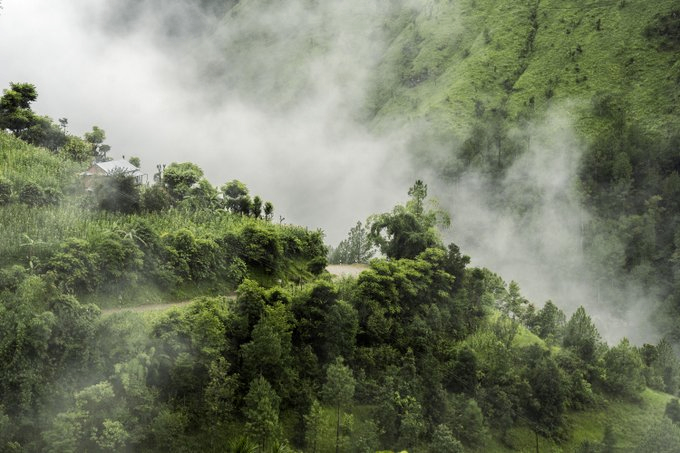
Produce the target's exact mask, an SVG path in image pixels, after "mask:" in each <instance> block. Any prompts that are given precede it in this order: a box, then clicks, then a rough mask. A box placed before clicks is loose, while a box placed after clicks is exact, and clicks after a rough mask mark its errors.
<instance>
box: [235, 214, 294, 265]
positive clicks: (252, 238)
mask: <svg viewBox="0 0 680 453" xmlns="http://www.w3.org/2000/svg"><path fill="white" fill-rule="evenodd" d="M240 245H241V250H240V255H241V258H242V259H243V261H245V262H246V263H247V264H248V265H250V266H253V267H258V268H261V269H262V270H264V272H265V273H267V274H274V273H276V271H277V269H278V267H279V264H280V259H281V256H282V254H283V253H282V250H281V244H280V243H279V238H278V235H277V234H276V231H275V230H274V229H273V228H271V227H270V226H268V225H267V226H265V225H262V224H253V225H247V226H246V227H245V228H243V230H242V231H241V237H240Z"/></svg>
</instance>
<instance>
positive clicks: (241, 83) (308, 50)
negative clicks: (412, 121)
mask: <svg viewBox="0 0 680 453" xmlns="http://www.w3.org/2000/svg"><path fill="white" fill-rule="evenodd" d="M250 4H251V5H252V3H250ZM388 4H389V2H382V6H381V2H378V4H377V5H366V4H365V3H364V2H360V1H351V2H343V3H342V4H333V5H316V6H314V5H313V2H306V1H300V2H290V3H287V4H286V5H284V6H281V5H278V4H271V5H267V3H266V2H263V3H262V4H261V5H259V6H258V8H255V7H253V8H247V5H248V2H244V5H237V6H236V7H234V8H233V9H232V10H231V11H230V12H229V14H228V15H226V16H216V15H214V11H212V10H206V9H204V8H201V7H200V6H198V3H195V4H194V3H189V2H183V1H174V2H139V3H136V2H124V1H116V2H105V1H103V0H100V1H96V2H89V1H74V2H68V3H66V4H64V3H55V2H49V1H47V0H30V1H26V0H21V1H19V0H15V1H11V0H10V1H7V2H5V5H4V6H5V8H4V10H3V12H2V15H0V42H2V43H3V44H1V45H0V59H2V61H3V62H5V63H4V64H3V65H2V67H0V80H4V81H5V82H3V83H4V85H5V86H7V85H9V82H11V81H16V82H20V81H27V82H30V83H33V84H35V85H36V87H37V89H38V93H39V97H38V101H37V102H36V103H35V105H34V110H35V111H36V112H40V113H41V114H47V115H49V116H50V117H52V118H53V119H55V120H56V119H57V118H61V117H66V118H68V120H69V129H68V130H69V132H71V133H74V134H77V135H82V134H83V133H84V132H87V131H88V130H90V129H91V127H92V126H93V125H98V126H100V127H101V128H103V129H104V130H105V131H106V134H107V140H106V142H107V143H108V144H110V145H111V147H112V150H111V152H110V153H109V157H112V158H121V157H122V156H126V157H130V156H138V157H140V158H141V161H142V167H143V170H144V171H145V172H147V173H149V175H151V174H153V173H154V172H155V167H156V164H159V163H166V164H169V163H171V162H185V161H192V162H194V163H196V164H197V165H199V166H200V167H201V168H202V169H203V170H204V171H205V174H206V177H207V178H208V179H209V180H210V181H211V182H212V183H213V184H214V185H221V184H223V183H224V182H226V181H229V180H231V179H239V180H241V181H243V182H245V183H246V184H247V185H248V187H249V188H250V190H251V193H253V194H259V195H260V196H262V197H263V198H264V199H265V200H271V201H272V202H273V203H274V206H275V209H276V211H275V220H277V221H279V220H281V217H283V218H285V219H284V220H283V221H284V222H286V223H296V224H303V225H306V226H309V227H310V228H314V229H315V228H321V229H322V230H324V232H325V233H326V235H327V240H328V241H329V242H330V243H336V242H338V241H339V240H340V239H341V238H342V237H343V235H344V234H345V233H346V231H347V230H348V229H349V227H350V226H351V225H353V223H354V222H355V221H356V219H357V218H365V217H366V216H368V215H369V214H371V213H372V212H375V211H376V210H379V209H381V208H382V207H383V206H385V205H388V206H389V205H392V204H394V203H396V202H397V201H398V200H399V199H400V198H401V197H400V195H401V193H403V192H405V189H404V188H407V187H408V181H410V180H412V179H413V178H412V175H409V171H408V168H406V167H404V166H403V164H401V163H400V162H399V161H398V160H396V161H395V159H394V156H396V155H399V154H400V153H402V152H403V145H402V143H404V140H403V137H402V134H401V133H394V134H392V135H391V136H382V137H379V138H378V137H375V136H374V135H373V134H371V133H370V131H368V130H367V129H366V128H365V127H363V126H361V125H360V124H359V122H358V117H359V115H360V108H361V107H360V106H361V102H362V99H363V97H364V95H365V92H366V90H367V87H368V78H369V75H370V71H371V69H372V64H373V63H371V62H377V55H378V54H379V53H380V52H381V50H382V48H383V46H384V43H383V42H382V41H381V35H380V32H379V28H380V27H379V24H380V23H381V22H380V20H379V17H381V16H382V15H383V14H384V13H385V10H384V8H386V7H387V5H388ZM310 5H311V6H310ZM260 7H261V8H260ZM256 13H257V14H256ZM182 20H183V21H182ZM182 24H184V25H182ZM179 25H182V26H179ZM17 43H21V45H17ZM378 174H380V175H383V176H381V177H380V178H377V177H376V175H378Z"/></svg>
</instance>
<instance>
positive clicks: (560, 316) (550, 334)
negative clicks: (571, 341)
mask: <svg viewBox="0 0 680 453" xmlns="http://www.w3.org/2000/svg"><path fill="white" fill-rule="evenodd" d="M565 324H566V317H565V315H564V313H563V312H562V310H560V309H559V308H558V307H557V305H555V304H554V303H553V302H552V301H551V300H549V301H547V302H546V303H545V305H543V308H541V309H540V310H539V311H538V313H536V315H535V316H534V317H533V320H532V321H531V326H532V328H533V330H534V331H535V332H536V334H537V335H538V336H539V337H541V338H543V339H544V340H548V339H550V340H552V341H554V340H558V339H560V338H561V335H562V331H563V329H564V326H565Z"/></svg>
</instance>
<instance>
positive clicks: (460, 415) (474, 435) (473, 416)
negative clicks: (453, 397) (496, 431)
mask: <svg viewBox="0 0 680 453" xmlns="http://www.w3.org/2000/svg"><path fill="white" fill-rule="evenodd" d="M452 418H453V423H452V426H453V427H454V429H453V434H454V436H455V437H456V439H460V441H462V442H463V444H465V445H466V446H468V447H471V448H481V447H483V446H484V444H485V443H486V439H487V437H488V428H487V427H486V423H485V421H484V414H482V410H481V409H480V408H479V406H478V405H477V402H476V401H475V400H474V399H472V398H465V397H461V398H457V401H456V404H455V409H454V414H453V417H452Z"/></svg>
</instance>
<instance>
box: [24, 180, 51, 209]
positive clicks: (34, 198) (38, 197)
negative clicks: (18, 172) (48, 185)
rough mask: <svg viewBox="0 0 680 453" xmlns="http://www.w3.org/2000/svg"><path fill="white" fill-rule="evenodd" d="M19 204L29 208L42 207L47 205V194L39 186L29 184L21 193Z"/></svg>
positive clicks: (25, 185)
mask: <svg viewBox="0 0 680 453" xmlns="http://www.w3.org/2000/svg"><path fill="white" fill-rule="evenodd" d="M19 202H21V203H24V204H27V205H28V206H41V205H43V204H44V203H45V192H44V191H43V189H42V187H40V186H39V185H38V184H36V183H33V182H28V183H26V184H24V186H23V187H22V188H21V191H20V192H19Z"/></svg>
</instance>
